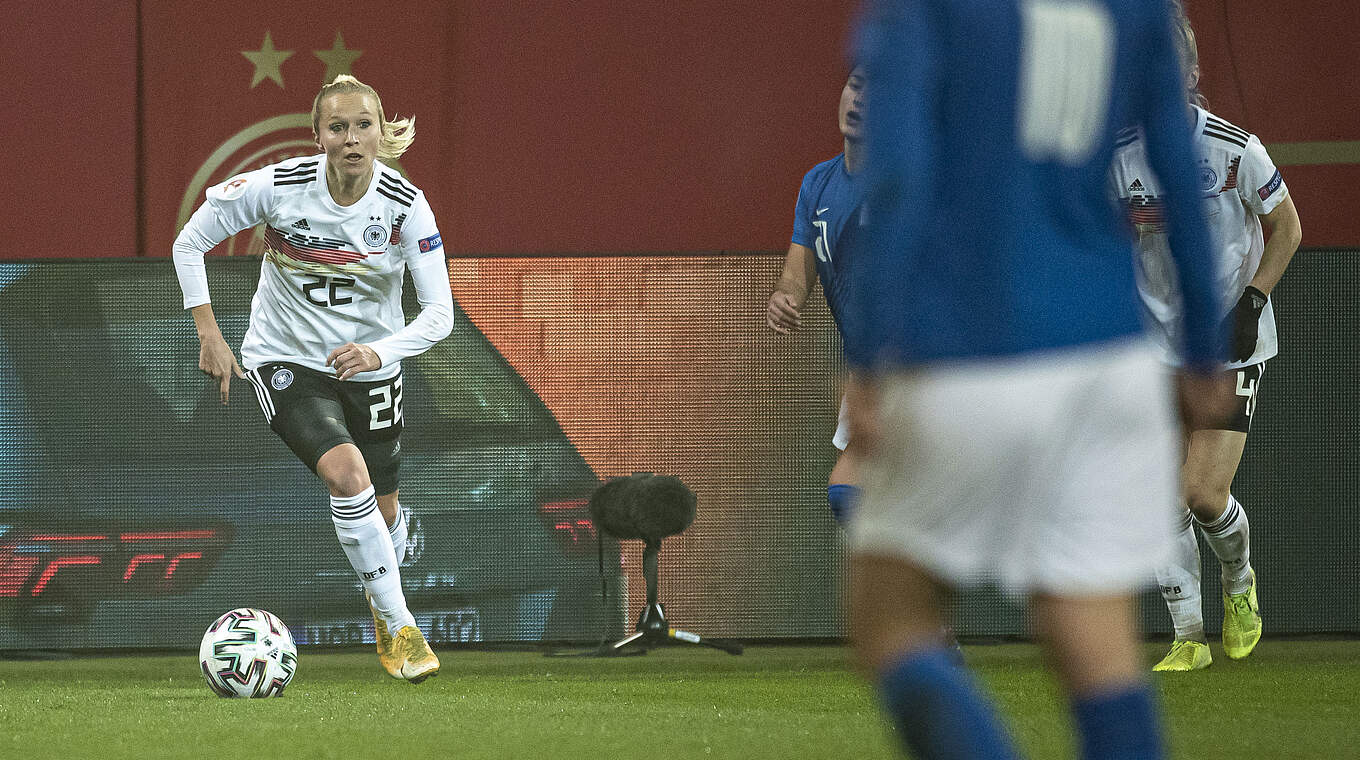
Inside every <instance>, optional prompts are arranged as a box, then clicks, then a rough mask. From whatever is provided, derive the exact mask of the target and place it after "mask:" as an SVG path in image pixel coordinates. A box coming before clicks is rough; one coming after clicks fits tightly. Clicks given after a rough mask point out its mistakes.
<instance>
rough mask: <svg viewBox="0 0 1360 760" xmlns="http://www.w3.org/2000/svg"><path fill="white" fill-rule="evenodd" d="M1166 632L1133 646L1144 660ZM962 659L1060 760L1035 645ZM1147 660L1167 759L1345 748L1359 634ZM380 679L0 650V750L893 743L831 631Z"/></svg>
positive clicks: (471, 660) (400, 753) (1057, 718)
mask: <svg viewBox="0 0 1360 760" xmlns="http://www.w3.org/2000/svg"><path fill="white" fill-rule="evenodd" d="M1163 649H1164V646H1162V645H1151V644H1149V645H1148V650H1147V656H1148V662H1149V664H1151V663H1152V662H1153V661H1155V659H1156V658H1157V657H1159V656H1160V655H1161V654H1162V653H1163ZM964 651H965V655H966V658H967V660H968V661H969V664H970V665H972V666H973V667H974V668H975V670H976V672H977V673H978V674H979V676H980V677H981V679H982V681H983V682H984V683H986V685H987V686H988V687H989V688H990V689H991V691H992V693H993V694H995V695H996V698H997V701H998V703H999V704H1000V706H1001V708H1002V710H1003V712H1004V713H1005V715H1006V717H1007V720H1008V721H1009V725H1010V726H1011V728H1012V731H1013V732H1014V735H1015V736H1016V738H1017V740H1018V742H1019V744H1020V745H1021V746H1022V747H1023V749H1024V750H1025V752H1026V755H1027V756H1028V757H1032V758H1058V757H1071V756H1072V753H1073V745H1072V741H1073V739H1072V733H1071V730H1070V728H1069V726H1068V724H1067V717H1066V712H1065V710H1064V709H1063V707H1062V706H1061V705H1060V704H1059V702H1058V696H1057V692H1056V690H1055V687H1054V684H1053V682H1052V680H1051V679H1050V678H1049V676H1048V675H1047V673H1046V671H1045V670H1044V668H1043V662H1042V659H1041V657H1040V655H1039V652H1038V650H1037V649H1036V648H1035V647H1033V646H1029V645H1019V644H1015V645H976V646H967V647H965V649H964ZM1214 657H1215V660H1214V665H1213V667H1211V668H1210V669H1208V670H1206V671H1200V672H1197V673H1190V674H1175V675H1161V674H1159V677H1158V678H1156V679H1154V682H1155V683H1156V684H1157V687H1158V690H1159V692H1160V694H1161V701H1162V706H1163V708H1164V713H1165V715H1166V720H1167V732H1168V736H1169V743H1170V746H1171V749H1172V756H1173V757H1180V758H1195V759H1196V760H1205V759H1211V758H1234V759H1238V758H1246V757H1250V758H1270V759H1272V760H1281V759H1283V758H1309V759H1310V760H1317V759H1331V758H1357V757H1360V641H1269V640H1267V641H1266V642H1265V643H1263V644H1262V645H1261V646H1260V648H1259V649H1258V650H1257V652H1256V653H1255V654H1253V655H1252V657H1251V658H1250V659H1249V660H1246V661H1243V662H1233V661H1230V660H1228V659H1227V657H1226V656H1224V655H1223V654H1222V650H1221V649H1219V648H1218V647H1217V646H1215V648H1214ZM441 659H442V662H443V669H442V671H441V675H440V676H439V677H438V678H435V679H433V680H430V681H427V682H426V683H424V684H421V685H419V686H410V685H408V684H404V683H399V682H397V681H393V680H391V679H389V678H388V677H387V676H386V675H385V674H384V673H383V672H382V671H381V669H380V668H379V666H378V662H377V657H376V656H375V655H374V654H373V653H372V652H368V651H365V652H355V651H345V652H341V653H322V652H313V651H307V650H304V651H303V652H302V653H301V654H300V656H299V668H298V676H297V678H296V680H295V681H294V682H293V683H292V685H290V686H289V687H288V691H287V693H286V694H285V696H284V697H283V698H282V699H271V700H226V699H219V698H217V697H215V696H213V695H212V694H211V693H210V692H209V691H208V689H207V687H206V686H205V685H204V684H203V681H202V678H201V677H200V676H199V675H198V673H197V670H196V667H197V665H196V663H195V661H194V655H193V654H192V653H185V654H182V655H162V654H158V655H155V656H132V655H129V656H119V657H88V658H85V657H78V658H74V659H68V660H49V661H15V660H11V661H4V660H0V757H6V758H8V757H13V758H20V757H22V758H64V759H66V758H97V759H98V760H108V759H110V758H124V757H126V758H132V757H136V758H168V757H186V758H190V757H192V758H203V757H261V758H312V757H318V758H323V757H326V758H328V757H333V758H345V759H346V760H359V759H361V758H376V757H392V758H403V760H406V759H410V758H425V757H447V758H465V759H466V758H516V759H517V760H520V759H524V760H532V759H533V758H554V759H560V758H623V757H642V756H647V757H652V756H654V757H659V758H666V759H667V760H671V759H678V758H835V759H836V760H850V759H851V758H854V759H856V760H857V759H859V758H891V757H897V756H898V754H897V750H896V742H895V740H894V738H893V736H892V734H891V732H890V730H889V729H888V727H887V725H886V723H885V722H884V721H883V719H882V718H881V717H880V715H879V712H878V709H877V706H876V704H875V702H874V698H873V695H872V694H871V692H870V691H869V689H868V688H867V687H866V686H865V685H864V684H863V683H862V682H861V681H860V680H859V679H858V678H857V677H856V676H855V674H854V673H853V672H852V671H851V669H850V667H849V660H848V654H847V652H846V650H845V649H843V648H840V647H783V646H765V647H751V648H749V649H748V650H747V653H746V654H745V655H743V656H740V657H734V656H731V655H727V654H724V653H722V652H718V651H715V650H711V649H701V648H697V647H693V648H690V647H671V648H666V649H660V650H653V651H652V652H651V653H650V654H648V655H647V656H645V657H628V658H615V659H593V658H548V657H543V656H542V655H541V654H538V653H534V652H488V651H466V650H464V651H460V650H454V651H445V652H443V653H442V655H441Z"/></svg>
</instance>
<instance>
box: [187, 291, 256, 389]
mask: <svg viewBox="0 0 1360 760" xmlns="http://www.w3.org/2000/svg"><path fill="white" fill-rule="evenodd" d="M189 313H190V314H192V315H193V316H194V327H195V328H197V330H198V368H199V370H201V371H202V372H203V374H205V375H207V376H208V377H211V378H212V379H213V380H216V381H217V391H218V393H219V394H220V395H221V397H222V403H223V404H225V403H227V394H228V392H229V391H230V390H231V378H232V376H233V375H234V376H236V377H245V376H246V373H245V372H244V371H243V370H242V369H241V365H240V364H239V363H238V362H237V361H236V354H234V353H232V350H231V346H228V345H227V340H226V338H223V337H222V331H221V329H219V328H218V326H217V317H216V316H214V315H213V310H212V304H210V303H204V304H199V305H198V306H195V307H193V308H191V309H189Z"/></svg>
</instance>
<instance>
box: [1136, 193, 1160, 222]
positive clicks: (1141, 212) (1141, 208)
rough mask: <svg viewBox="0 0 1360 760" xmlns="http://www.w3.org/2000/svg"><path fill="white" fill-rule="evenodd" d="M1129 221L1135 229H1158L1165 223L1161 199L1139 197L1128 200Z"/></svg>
mask: <svg viewBox="0 0 1360 760" xmlns="http://www.w3.org/2000/svg"><path fill="white" fill-rule="evenodd" d="M1129 221H1130V222H1133V224H1134V225H1135V226H1137V227H1145V226H1147V225H1153V226H1156V227H1160V226H1162V225H1163V224H1165V223H1166V213H1165V210H1164V208H1163V204H1162V199H1161V198H1158V197H1156V196H1148V195H1140V196H1138V197H1135V198H1130V199H1129Z"/></svg>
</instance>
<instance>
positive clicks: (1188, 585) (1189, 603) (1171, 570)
mask: <svg viewBox="0 0 1360 760" xmlns="http://www.w3.org/2000/svg"><path fill="white" fill-rule="evenodd" d="M1172 546H1173V551H1172V554H1171V558H1170V564H1168V565H1166V566H1164V567H1160V568H1158V569H1157V585H1158V586H1159V587H1160V588H1161V590H1162V599H1164V600H1166V609H1167V611H1169V612H1170V613H1171V625H1172V627H1174V628H1175V629H1176V640H1177V641H1206V639H1205V637H1204V608H1203V604H1202V602H1201V601H1200V588H1199V576H1200V572H1199V567H1200V559H1199V539H1198V538H1196V537H1195V528H1194V525H1193V524H1192V523H1191V521H1190V513H1189V512H1188V511H1187V512H1186V513H1185V516H1184V517H1183V518H1182V520H1181V524H1180V525H1179V526H1178V527H1177V529H1176V535H1175V536H1174V538H1172Z"/></svg>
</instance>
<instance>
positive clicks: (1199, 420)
mask: <svg viewBox="0 0 1360 760" xmlns="http://www.w3.org/2000/svg"><path fill="white" fill-rule="evenodd" d="M1176 397H1177V402H1178V403H1179V406H1180V414H1181V424H1182V425H1183V426H1184V427H1185V429H1186V431H1187V432H1188V431H1191V430H1223V429H1225V428H1227V425H1228V421H1229V420H1231V419H1232V415H1233V412H1234V411H1235V410H1236V409H1237V403H1238V398H1237V389H1236V387H1235V386H1234V385H1233V379H1232V373H1230V372H1211V373H1202V372H1193V371H1190V370H1181V371H1180V372H1178V373H1177V374H1176Z"/></svg>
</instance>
